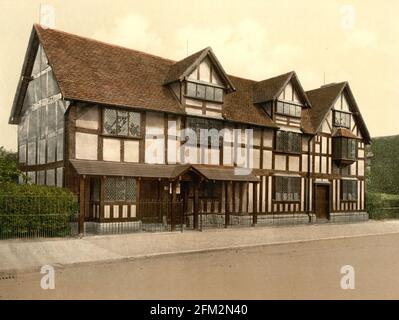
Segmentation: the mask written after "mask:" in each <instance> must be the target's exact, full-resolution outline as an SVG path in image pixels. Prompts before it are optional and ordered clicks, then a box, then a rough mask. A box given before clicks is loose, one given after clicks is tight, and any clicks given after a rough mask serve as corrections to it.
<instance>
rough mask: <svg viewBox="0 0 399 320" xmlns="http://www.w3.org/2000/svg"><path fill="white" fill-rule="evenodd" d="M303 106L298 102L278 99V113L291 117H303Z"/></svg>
mask: <svg viewBox="0 0 399 320" xmlns="http://www.w3.org/2000/svg"><path fill="white" fill-rule="evenodd" d="M301 112H302V107H301V106H298V105H296V104H292V103H287V102H282V101H277V106H276V113H279V114H283V115H286V116H290V117H298V118H299V117H301Z"/></svg>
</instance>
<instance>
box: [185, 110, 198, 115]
mask: <svg viewBox="0 0 399 320" xmlns="http://www.w3.org/2000/svg"><path fill="white" fill-rule="evenodd" d="M186 112H187V113H188V114H194V115H201V114H202V110H200V109H194V108H186Z"/></svg>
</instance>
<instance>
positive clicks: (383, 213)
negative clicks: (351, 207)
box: [367, 192, 399, 219]
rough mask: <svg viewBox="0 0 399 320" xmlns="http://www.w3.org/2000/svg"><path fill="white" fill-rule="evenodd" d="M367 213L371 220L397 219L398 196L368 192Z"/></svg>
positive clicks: (398, 209) (398, 212)
mask: <svg viewBox="0 0 399 320" xmlns="http://www.w3.org/2000/svg"><path fill="white" fill-rule="evenodd" d="M367 211H368V213H369V215H370V218H371V219H398V218H399V195H395V194H384V193H373V192H369V193H367Z"/></svg>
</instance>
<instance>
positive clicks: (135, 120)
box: [103, 108, 141, 137]
mask: <svg viewBox="0 0 399 320" xmlns="http://www.w3.org/2000/svg"><path fill="white" fill-rule="evenodd" d="M103 127H104V129H103V131H104V133H106V134H110V135H119V136H130V137H140V135H141V130H140V113H138V112H129V111H126V110H117V109H109V108H106V109H104V124H103Z"/></svg>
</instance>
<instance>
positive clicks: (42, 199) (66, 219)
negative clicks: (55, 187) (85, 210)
mask: <svg viewBox="0 0 399 320" xmlns="http://www.w3.org/2000/svg"><path fill="white" fill-rule="evenodd" d="M77 217H78V205H77V201H76V199H75V198H73V197H66V196H30V195H24V196H20V195H0V239H13V238H39V237H46V238H49V237H67V236H75V235H77V233H78V229H77V227H78V224H77Z"/></svg>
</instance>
